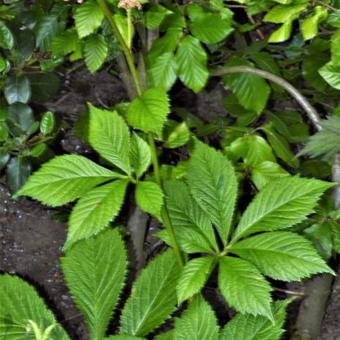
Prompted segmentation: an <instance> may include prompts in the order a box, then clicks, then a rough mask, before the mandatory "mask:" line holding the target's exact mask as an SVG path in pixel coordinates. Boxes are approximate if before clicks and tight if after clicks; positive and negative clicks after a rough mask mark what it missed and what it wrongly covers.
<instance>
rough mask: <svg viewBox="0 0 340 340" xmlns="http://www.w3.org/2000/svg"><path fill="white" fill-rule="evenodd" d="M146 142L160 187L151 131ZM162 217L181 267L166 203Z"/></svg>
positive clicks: (180, 258) (182, 262) (180, 256)
mask: <svg viewBox="0 0 340 340" xmlns="http://www.w3.org/2000/svg"><path fill="white" fill-rule="evenodd" d="M148 142H149V145H150V149H151V161H152V166H153V171H154V174H155V178H156V182H157V184H158V185H159V186H160V187H161V188H162V179H161V174H160V169H159V162H158V157H157V149H156V145H155V140H154V138H153V136H152V134H151V133H149V134H148ZM162 189H163V188H162ZM162 218H163V223H164V225H165V227H166V228H167V230H168V232H169V236H170V238H171V241H172V247H173V250H174V252H175V254H176V258H177V261H178V264H179V265H180V267H183V266H184V261H183V257H182V255H181V251H180V249H179V247H178V243H177V240H176V234H175V230H174V227H173V225H172V223H171V219H170V216H169V211H168V208H167V206H166V204H164V208H163V211H162Z"/></svg>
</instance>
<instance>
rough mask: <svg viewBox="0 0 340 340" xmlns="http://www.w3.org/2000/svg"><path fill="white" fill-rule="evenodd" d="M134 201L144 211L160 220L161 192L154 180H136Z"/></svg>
mask: <svg viewBox="0 0 340 340" xmlns="http://www.w3.org/2000/svg"><path fill="white" fill-rule="evenodd" d="M136 202H137V204H138V206H139V207H140V208H141V209H142V210H144V211H145V212H147V213H149V214H151V215H153V216H155V217H157V218H158V219H159V220H161V209H162V206H163V192H162V189H161V188H160V186H159V185H158V184H157V183H154V182H138V183H137V186H136Z"/></svg>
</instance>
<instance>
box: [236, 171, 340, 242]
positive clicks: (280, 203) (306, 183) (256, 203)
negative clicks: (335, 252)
mask: <svg viewBox="0 0 340 340" xmlns="http://www.w3.org/2000/svg"><path fill="white" fill-rule="evenodd" d="M333 185H334V184H332V183H327V182H323V181H319V180H316V179H306V178H300V177H283V178H280V179H277V180H275V181H272V182H270V183H269V184H268V185H266V186H265V187H264V188H263V189H262V190H261V191H260V192H259V193H258V194H257V195H256V197H255V198H254V199H253V201H252V202H251V203H250V204H249V205H248V207H247V209H246V211H245V212H244V214H243V215H242V217H241V220H240V222H239V224H238V226H237V228H236V231H235V234H234V239H240V238H241V237H245V236H247V235H250V234H253V233H256V232H259V231H270V230H278V229H285V228H290V227H292V226H294V225H296V224H298V223H300V222H302V221H304V220H305V219H306V218H307V216H308V215H310V214H311V213H313V212H314V209H315V207H316V205H317V202H318V200H319V198H320V197H321V195H322V194H323V192H324V191H326V190H327V189H329V188H331V187H332V186H333Z"/></svg>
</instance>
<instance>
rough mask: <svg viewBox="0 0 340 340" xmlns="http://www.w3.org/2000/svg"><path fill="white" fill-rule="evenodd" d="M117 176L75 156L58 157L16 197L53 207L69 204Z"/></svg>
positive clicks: (45, 166)
mask: <svg viewBox="0 0 340 340" xmlns="http://www.w3.org/2000/svg"><path fill="white" fill-rule="evenodd" d="M117 177H120V176H119V175H118V174H117V173H115V172H113V171H110V170H108V169H105V168H103V167H102V166H100V165H98V164H96V163H94V162H92V161H90V160H89V159H87V158H85V157H83V156H78V155H64V156H57V157H55V158H53V159H52V160H50V161H49V162H47V163H45V164H43V166H42V167H41V168H40V169H39V170H38V171H36V172H35V173H34V174H33V175H32V176H31V177H30V178H29V180H28V181H27V182H26V184H25V185H24V187H23V188H22V189H21V190H19V192H18V193H17V194H16V196H29V197H31V198H34V199H36V200H39V201H41V202H42V203H44V204H47V205H50V206H52V207H57V206H61V205H64V204H66V203H69V202H72V201H74V200H75V199H77V198H78V197H80V196H82V195H84V194H85V193H87V192H88V191H90V190H91V189H92V188H94V187H95V186H97V185H98V184H101V183H104V182H107V181H108V180H111V179H114V178H117Z"/></svg>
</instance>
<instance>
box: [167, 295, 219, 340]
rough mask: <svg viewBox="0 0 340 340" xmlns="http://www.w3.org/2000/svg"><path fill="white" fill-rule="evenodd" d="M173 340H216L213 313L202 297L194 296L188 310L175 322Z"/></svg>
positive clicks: (216, 328) (215, 324)
mask: <svg viewBox="0 0 340 340" xmlns="http://www.w3.org/2000/svg"><path fill="white" fill-rule="evenodd" d="M173 339H174V340H188V339H190V340H203V339H204V340H218V324H217V319H216V316H215V313H214V311H213V310H212V308H211V307H210V305H209V304H208V303H207V302H206V301H205V300H204V299H203V297H202V296H196V297H195V298H194V299H193V301H192V303H191V304H190V306H189V308H188V309H187V310H186V311H185V312H184V313H183V315H182V316H181V317H180V318H178V319H176V321H175V331H174V337H173Z"/></svg>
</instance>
